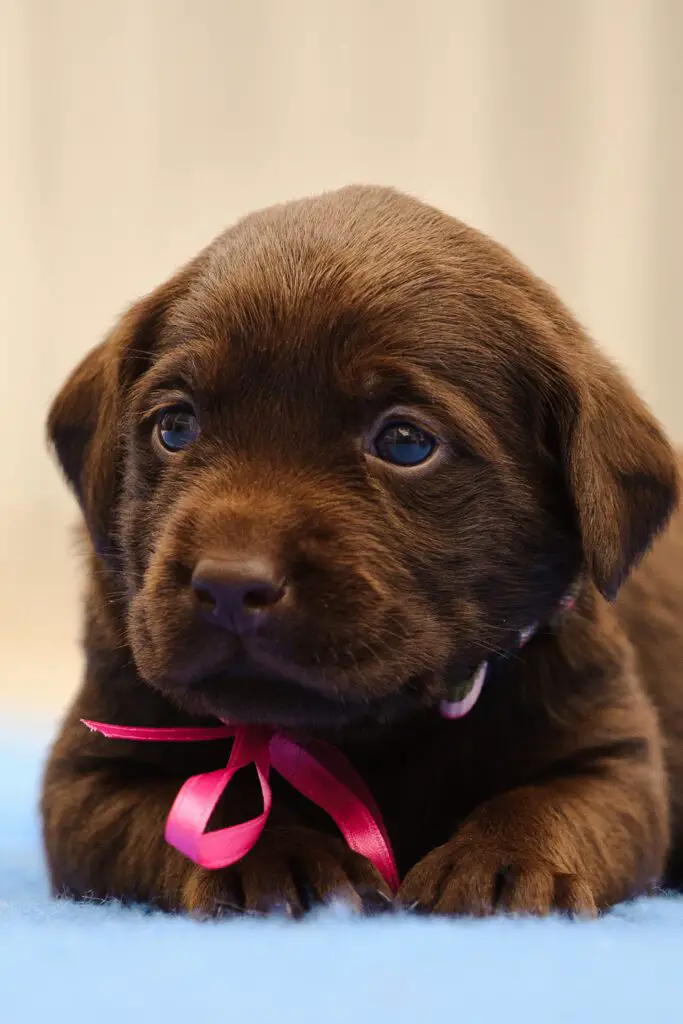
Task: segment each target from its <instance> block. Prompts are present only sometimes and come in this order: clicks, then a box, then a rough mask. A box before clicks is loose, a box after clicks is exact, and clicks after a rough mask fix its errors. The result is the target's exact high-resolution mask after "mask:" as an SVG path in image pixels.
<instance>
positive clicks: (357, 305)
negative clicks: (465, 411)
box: [167, 189, 455, 369]
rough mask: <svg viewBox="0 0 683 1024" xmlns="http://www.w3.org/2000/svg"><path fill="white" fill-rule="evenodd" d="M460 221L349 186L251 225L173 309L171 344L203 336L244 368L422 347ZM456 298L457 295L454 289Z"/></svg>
mask: <svg viewBox="0 0 683 1024" xmlns="http://www.w3.org/2000/svg"><path fill="white" fill-rule="evenodd" d="M453 223H455V222H452V221H450V219H449V218H447V217H445V216H443V215H442V214H439V213H438V211H433V212H432V211H430V210H429V209H428V208H425V207H422V206H421V204H419V203H416V202H415V201H413V200H410V199H407V198H406V197H403V196H399V195H396V194H393V193H387V192H386V190H363V189H349V190H343V191H342V192H340V193H335V194H333V195H332V196H322V197H319V198H317V199H315V200H308V201H303V202H301V203H292V204H287V205H286V206H282V207H275V208H271V209H269V210H266V211H263V212H262V213H259V214H255V215H252V216H250V217H247V218H246V219H245V220H244V221H242V222H240V223H239V224H238V225H236V226H235V227H234V228H232V229H230V230H229V231H227V232H226V233H225V234H224V235H222V236H221V237H219V238H218V239H217V240H216V241H215V242H214V243H213V244H212V245H211V246H210V247H209V248H208V249H207V250H206V251H205V253H204V254H203V255H202V257H201V259H200V261H199V264H198V270H197V272H196V273H195V275H194V277H193V280H192V282H191V284H190V286H189V288H188V290H187V292H186V294H185V295H183V297H182V298H181V299H179V300H178V301H177V302H176V303H175V304H174V306H173V308H172V309H171V310H170V311H169V315H168V325H169V334H168V343H167V344H168V345H169V346H176V345H178V344H182V343H183V342H184V341H186V340H188V339H197V340H199V339H201V340H202V342H203V343H204V345H203V347H204V350H205V351H206V350H207V349H208V348H209V347H210V346H213V347H214V349H215V350H222V351H223V352H224V353H225V359H226V361H227V362H228V363H231V364H232V365H233V367H234V366H235V365H236V364H238V363H240V362H242V361H243V360H253V359H254V358H255V357H258V358H262V357H263V356H266V355H267V356H268V358H269V359H270V360H271V361H273V364H275V365H278V364H284V363H298V364H299V365H301V364H302V361H306V358H307V357H308V358H313V359H315V360H316V361H317V363H318V365H319V366H320V367H321V368H322V365H323V364H324V363H325V361H326V357H327V362H328V364H329V365H328V368H329V369H331V368H332V365H333V364H334V365H335V366H338V362H339V360H340V359H342V360H344V359H346V358H353V357H354V356H360V357H361V358H363V357H364V356H367V355H371V354H372V352H373V351H375V350H378V349H379V350H381V349H383V348H384V347H385V346H386V344H387V343H388V342H390V341H391V343H392V345H394V346H398V347H399V348H400V347H401V341H402V339H405V347H406V350H407V351H409V349H410V340H411V339H410V337H409V334H410V327H411V323H412V324H415V321H416V320H417V321H419V323H418V324H417V326H418V327H419V328H421V329H424V328H428V321H429V318H430V314H431V313H432V311H433V309H434V301H435V300H436V301H437V302H438V300H439V295H440V294H441V296H442V297H444V298H445V296H446V295H447V292H448V290H449V282H448V278H449V274H450V273H451V270H452V267H451V266H450V264H452V263H453V261H454V254H455V248H454V247H449V238H448V235H449V225H452V224H453ZM450 287H451V291H452V286H450Z"/></svg>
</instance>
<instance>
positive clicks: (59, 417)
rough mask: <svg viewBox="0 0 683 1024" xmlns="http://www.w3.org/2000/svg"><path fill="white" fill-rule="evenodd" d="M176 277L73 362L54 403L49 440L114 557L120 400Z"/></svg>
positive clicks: (98, 544) (141, 367)
mask: <svg viewBox="0 0 683 1024" xmlns="http://www.w3.org/2000/svg"><path fill="white" fill-rule="evenodd" d="M177 284H178V282H177V279H176V280H173V281H171V282H169V284H168V285H166V286H164V287H163V288H160V289H158V290H157V291H155V292H153V293H152V294H151V295H149V296H147V297H146V298H144V299H142V300H140V301H139V302H137V303H136V304H135V305H134V306H132V307H131V308H130V309H129V310H128V311H127V312H126V313H124V315H123V316H122V317H121V319H120V320H119V322H118V323H117V325H116V326H115V327H114V329H113V330H112V332H111V333H110V334H109V336H108V337H107V338H106V339H105V340H104V341H103V342H102V343H101V344H100V345H98V346H97V348H95V349H93V350H92V351H91V352H89V353H88V355H87V356H86V357H85V358H84V359H83V360H82V361H81V362H80V363H79V365H78V366H77V367H76V369H75V370H74V371H73V372H72V374H71V375H70V377H69V378H68V379H67V381H66V383H65V384H64V385H63V386H62V388H61V390H60V392H59V393H58V395H57V397H56V398H55V400H54V402H53V404H52V407H51V409H50V412H49V415H48V421H47V432H48V438H49V441H50V443H51V445H52V446H53V448H54V450H55V452H56V454H57V458H58V459H59V462H60V465H61V467H62V470H63V471H64V474H65V476H66V478H67V480H68V482H69V484H70V486H71V487H72V489H73V491H74V493H75V494H76V497H77V498H78V502H79V504H80V506H81V510H82V512H83V516H84V518H85V522H86V525H87V527H88V530H89V532H90V536H91V538H92V541H93V543H94V545H95V549H96V550H97V551H98V552H99V553H100V554H101V555H103V556H106V555H108V554H110V553H113V550H114V545H115V539H116V512H117V506H118V498H119V492H120V487H121V478H122V458H123V451H122V440H123V437H122V435H123V427H124V423H123V403H124V399H125V395H126V392H127V391H128V389H129V388H130V386H131V385H132V384H133V382H134V381H135V380H136V379H137V378H138V377H139V376H140V375H141V373H144V371H145V369H146V368H147V367H148V366H149V364H150V362H151V359H152V357H153V354H154V351H155V348H156V341H157V335H158V332H159V328H160V326H161V321H162V318H163V316H164V313H165V311H166V308H167V305H168V302H169V300H170V298H171V297H172V296H173V295H174V294H177Z"/></svg>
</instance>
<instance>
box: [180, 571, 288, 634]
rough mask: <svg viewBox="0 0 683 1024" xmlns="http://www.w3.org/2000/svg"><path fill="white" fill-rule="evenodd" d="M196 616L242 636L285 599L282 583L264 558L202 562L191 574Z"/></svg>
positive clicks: (283, 584)
mask: <svg viewBox="0 0 683 1024" xmlns="http://www.w3.org/2000/svg"><path fill="white" fill-rule="evenodd" d="M192 589H193V590H194V592H195V596H196V600H197V604H198V607H199V611H200V613H201V614H202V615H203V616H204V618H206V619H209V620H210V621H211V622H215V623H216V624H218V625H220V626H224V627H225V628H226V629H231V630H234V632H236V633H243V632H245V631H247V630H249V629H252V628H253V627H254V626H257V625H259V624H260V623H262V622H263V621H264V620H265V619H266V617H267V616H268V615H269V614H270V612H271V611H272V609H273V608H274V607H275V606H276V605H277V604H278V603H279V602H280V601H281V600H282V598H283V597H284V596H285V592H286V587H285V581H284V580H283V579H282V577H281V576H280V575H279V573H278V572H277V571H276V569H275V566H274V565H272V564H271V563H270V562H269V561H268V560H267V559H264V558H234V559H233V558H217V557H214V558H202V559H201V560H200V561H199V562H198V563H197V565H196V567H195V570H194V572H193V574H192Z"/></svg>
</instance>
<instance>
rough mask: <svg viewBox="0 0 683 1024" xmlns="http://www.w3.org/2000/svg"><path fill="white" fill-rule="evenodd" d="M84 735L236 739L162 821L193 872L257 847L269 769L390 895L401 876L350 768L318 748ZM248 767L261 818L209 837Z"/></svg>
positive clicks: (216, 730) (217, 734) (99, 725)
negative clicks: (318, 813)
mask: <svg viewBox="0 0 683 1024" xmlns="http://www.w3.org/2000/svg"><path fill="white" fill-rule="evenodd" d="M82 721H83V724H84V725H87V726H88V728H89V729H92V730H93V731H95V732H99V733H101V734H102V735H103V736H106V737H108V738H109V739H119V740H153V741H155V742H175V743H178V742H180V743H182V742H186V743H192V742H197V741H200V740H216V739H227V738H232V739H233V745H232V750H231V752H230V759H229V761H228V763H227V765H226V767H225V768H220V769H218V771H214V772H207V773H206V774H203V775H193V776H191V778H189V779H187V781H186V782H184V783H183V785H182V786H181V788H180V791H179V793H178V795H177V797H176V798H175V801H174V802H173V806H172V807H171V810H170V811H169V815H168V818H167V819H166V829H165V833H164V834H165V838H166V841H167V842H168V843H169V844H170V845H171V846H173V847H175V849H176V850H179V851H180V852H181V853H182V854H184V855H185V856H186V857H189V859H190V860H192V861H194V862H195V864H199V865H201V866H202V867H204V868H208V869H210V870H215V869H217V868H224V867H228V866H229V865H230V864H235V863H236V862H237V861H239V860H241V859H242V857H244V856H245V855H246V854H247V853H249V851H250V850H251V849H252V848H253V847H254V845H255V844H256V842H257V840H258V839H259V836H260V835H261V833H262V832H263V829H264V828H265V825H266V822H267V821H268V815H269V814H270V809H271V806H272V792H271V788H270V781H269V776H270V769H271V768H274V769H275V770H276V771H277V772H279V774H280V775H282V777H283V778H284V779H286V780H287V782H289V783H290V785H292V786H294V788H295V789H297V790H298V791H299V792H300V793H301V794H302V795H303V796H305V797H307V799H309V800H310V801H311V802H312V803H314V804H317V805H318V806H319V807H321V808H322V809H323V810H324V811H326V812H327V814H329V816H330V817H331V818H332V820H333V821H334V822H335V824H336V825H337V827H338V829H339V831H340V832H341V833H342V835H343V836H344V839H345V840H346V842H347V843H348V845H349V847H350V848H351V849H352V850H354V851H355V852H356V853H358V854H360V855H361V857H365V858H366V859H367V860H369V861H370V862H371V863H372V864H373V865H374V866H375V867H376V868H377V870H378V871H379V873H380V874H381V875H382V877H383V878H384V879H385V880H386V882H387V884H388V885H389V887H390V889H391V891H392V892H396V891H397V889H398V886H399V878H398V871H397V870H396V863H395V860H394V855H393V852H392V849H391V843H390V842H389V837H388V835H387V831H386V828H385V826H384V822H383V821H382V816H381V814H380V811H379V808H378V807H377V805H376V804H375V801H374V800H373V798H372V795H371V793H370V792H369V790H368V789H367V787H366V786H365V783H364V782H363V780H362V779H361V778H360V776H359V775H358V774H357V773H356V771H355V770H354V769H353V768H352V766H351V764H350V763H349V761H348V760H347V759H346V757H344V755H343V754H341V753H340V752H339V751H338V750H335V749H334V747H330V746H328V745H327V744H325V743H321V742H319V741H310V742H308V743H307V744H306V745H305V746H304V745H302V744H300V743H297V742H296V741H295V740H294V739H292V738H291V737H289V736H287V735H285V734H284V733H280V732H277V731H276V730H275V729H272V728H269V727H267V726H259V725H240V726H235V725H228V724H226V725H220V726H215V727H213V728H187V729H154V728H149V729H148V728H137V727H134V726H125V725H106V724H105V723H103V722H89V721H86V720H85V719H82ZM250 764H253V765H254V767H255V768H256V774H257V776H258V779H259V783H260V785H261V793H262V796H263V811H262V812H261V814H259V815H257V817H255V818H251V820H249V821H243V822H240V823H239V824H238V825H232V826H230V827H229V828H222V829H218V830H216V831H212V832H207V831H206V828H207V825H208V823H209V819H210V818H211V815H212V813H213V811H214V808H215V807H216V804H217V803H218V801H219V799H220V797H221V795H222V793H223V791H224V790H225V788H226V786H228V785H229V783H230V781H231V780H232V778H233V777H234V776H235V774H236V773H237V772H238V771H239V770H240V769H241V768H245V767H246V766H247V765H250Z"/></svg>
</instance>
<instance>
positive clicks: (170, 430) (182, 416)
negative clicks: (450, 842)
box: [157, 405, 199, 452]
mask: <svg viewBox="0 0 683 1024" xmlns="http://www.w3.org/2000/svg"><path fill="white" fill-rule="evenodd" d="M157 435H158V437H159V441H160V442H161V444H162V445H163V447H164V448H166V449H167V450H168V451H169V452H179V451H182V449H183V448H187V447H188V446H189V445H191V444H192V443H193V442H194V441H196V440H197V437H198V435H199V422H198V420H197V417H196V415H195V413H194V412H193V410H192V409H190V408H188V407H187V406H184V405H179V406H176V407H175V408H173V409H166V410H165V411H164V412H162V413H161V414H160V416H159V419H158V420H157Z"/></svg>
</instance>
